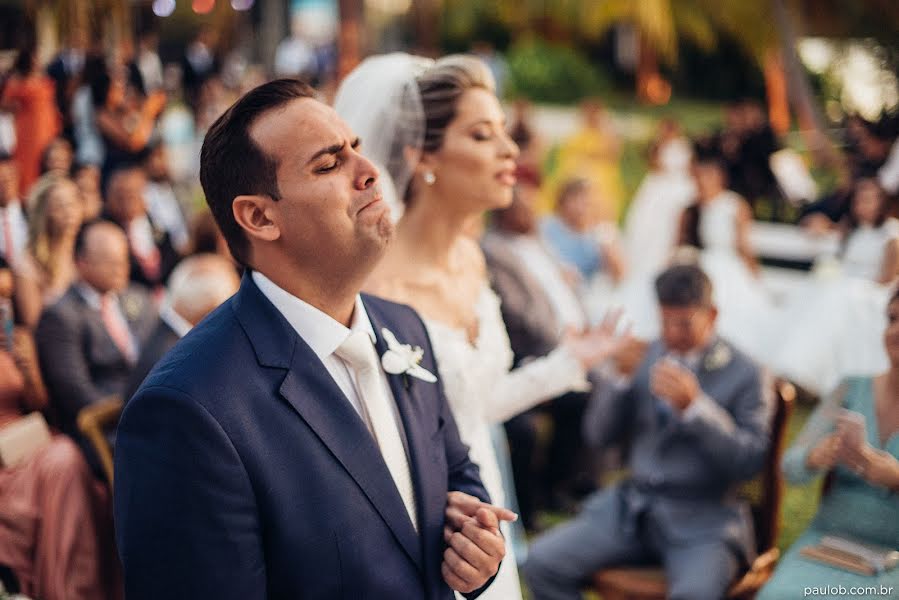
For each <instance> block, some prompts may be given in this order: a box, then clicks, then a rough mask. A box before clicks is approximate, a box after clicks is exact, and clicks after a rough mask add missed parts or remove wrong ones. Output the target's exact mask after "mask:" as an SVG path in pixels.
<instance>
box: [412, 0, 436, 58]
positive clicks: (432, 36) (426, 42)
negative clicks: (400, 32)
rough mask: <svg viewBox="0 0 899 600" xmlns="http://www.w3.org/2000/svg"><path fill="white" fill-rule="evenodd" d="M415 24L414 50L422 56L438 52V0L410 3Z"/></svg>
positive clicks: (421, 0)
mask: <svg viewBox="0 0 899 600" xmlns="http://www.w3.org/2000/svg"><path fill="white" fill-rule="evenodd" d="M412 18H413V19H414V24H415V43H416V48H415V52H416V53H417V54H421V55H422V56H432V57H436V56H438V55H439V54H440V39H439V36H438V31H439V26H440V0H416V1H415V2H413V3H412Z"/></svg>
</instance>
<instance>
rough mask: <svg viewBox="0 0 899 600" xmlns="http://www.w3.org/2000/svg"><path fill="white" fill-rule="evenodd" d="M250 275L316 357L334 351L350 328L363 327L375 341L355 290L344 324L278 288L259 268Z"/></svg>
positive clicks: (346, 335) (359, 328) (373, 333)
mask: <svg viewBox="0 0 899 600" xmlns="http://www.w3.org/2000/svg"><path fill="white" fill-rule="evenodd" d="M251 276H252V278H253V282H254V283H255V284H256V286H257V287H259V291H261V292H262V294H263V295H264V296H265V297H266V298H268V299H269V301H270V302H271V303H272V304H274V305H275V308H277V309H278V312H280V313H281V314H282V315H284V318H285V319H287V322H288V323H290V325H291V327H293V328H294V330H296V332H297V334H298V335H299V336H300V337H301V338H303V341H304V342H306V343H307V344H309V347H310V348H312V351H313V352H315V354H316V356H318V357H319V359H324V358H326V357H328V356H331V355H332V354H334V351H335V350H337V348H339V347H340V344H342V343H343V342H344V340H346V338H347V337H349V335H350V333H351V332H353V331H364V332H365V333H367V334H368V335H369V337H371V341H372V344H374V343H375V342H376V339H377V338H376V337H375V330H374V328H373V327H372V325H371V321H370V320H369V318H368V313H367V312H366V311H365V306H364V305H363V304H362V298H361V297H360V296H359V294H356V306H355V308H354V309H353V320H352V323H351V324H350V327H349V328H347V327H346V326H344V325H343V324H342V323H339V322H337V321H335V320H334V319H332V318H331V317H330V316H329V315H327V314H325V313H323V312H322V311H320V310H319V309H317V308H315V307H314V306H312V305H311V304H308V303H306V302H303V301H302V300H300V299H299V298H297V297H296V296H294V295H293V294H291V293H290V292H287V291H285V290H283V289H281V288H280V287H278V286H277V285H276V284H275V283H274V282H272V280H271V279H269V278H268V277H266V276H265V275H263V274H262V273H260V272H259V271H253V274H252V275H251Z"/></svg>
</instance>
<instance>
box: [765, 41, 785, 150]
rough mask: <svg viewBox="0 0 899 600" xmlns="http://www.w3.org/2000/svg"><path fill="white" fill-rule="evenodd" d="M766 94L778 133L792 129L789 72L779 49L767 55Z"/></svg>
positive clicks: (772, 120)
mask: <svg viewBox="0 0 899 600" xmlns="http://www.w3.org/2000/svg"><path fill="white" fill-rule="evenodd" d="M764 73H765V95H766V96H767V98H768V121H769V122H770V123H771V128H772V129H773V130H774V132H775V133H776V134H777V135H784V134H785V133H786V132H787V131H788V130H789V129H790V99H789V94H788V93H787V74H786V72H785V71H784V64H783V57H782V56H781V53H780V51H779V50H777V51H775V50H771V51H769V52H768V53H767V55H766V56H765V64H764Z"/></svg>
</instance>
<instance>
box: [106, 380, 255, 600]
mask: <svg viewBox="0 0 899 600" xmlns="http://www.w3.org/2000/svg"><path fill="white" fill-rule="evenodd" d="M115 467H116V469H115V495H114V500H115V521H116V523H115V524H116V536H117V542H118V547H119V553H120V556H121V559H122V565H123V567H124V574H125V591H126V597H127V598H128V600H155V599H157V598H170V599H175V600H181V599H183V600H189V599H194V598H216V600H265V598H266V571H265V563H264V557H263V548H262V540H261V534H260V524H259V519H258V507H257V506H256V504H255V497H254V494H253V490H252V488H251V484H250V481H249V478H248V477H247V473H246V470H245V469H244V467H243V464H242V462H241V459H240V457H239V455H238V454H237V451H236V449H235V448H234V446H233V445H232V443H231V441H230V439H229V438H228V436H227V435H226V433H225V431H224V430H223V429H222V428H221V426H220V425H219V423H218V422H217V421H216V420H215V419H214V418H213V417H212V416H211V415H210V414H209V413H208V412H207V411H206V409H205V408H204V407H203V406H202V405H201V404H200V403H198V402H196V401H195V400H193V399H192V398H190V397H189V396H187V395H185V394H184V393H182V392H180V391H178V390H174V389H171V388H167V387H160V386H154V387H150V388H147V389H144V390H142V391H141V392H139V393H138V395H137V396H135V397H134V398H133V399H132V400H131V402H129V403H128V406H127V408H126V409H125V412H124V414H123V417H122V421H121V423H120V425H119V429H118V440H117V445H116V456H115Z"/></svg>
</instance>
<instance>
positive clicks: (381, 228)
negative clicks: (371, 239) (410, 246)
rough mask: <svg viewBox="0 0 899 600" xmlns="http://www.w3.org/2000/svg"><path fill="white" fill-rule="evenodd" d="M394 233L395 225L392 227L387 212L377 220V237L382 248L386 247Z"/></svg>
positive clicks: (391, 220)
mask: <svg viewBox="0 0 899 600" xmlns="http://www.w3.org/2000/svg"><path fill="white" fill-rule="evenodd" d="M395 232H396V225H394V223H393V219H392V218H391V217H390V211H387V212H386V213H384V215H383V216H382V217H381V218H380V219H378V223H377V237H378V239H380V240H381V241H382V243H383V245H384V247H386V246H387V244H389V243H390V241H391V240H392V239H393V234H394V233H395Z"/></svg>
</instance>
